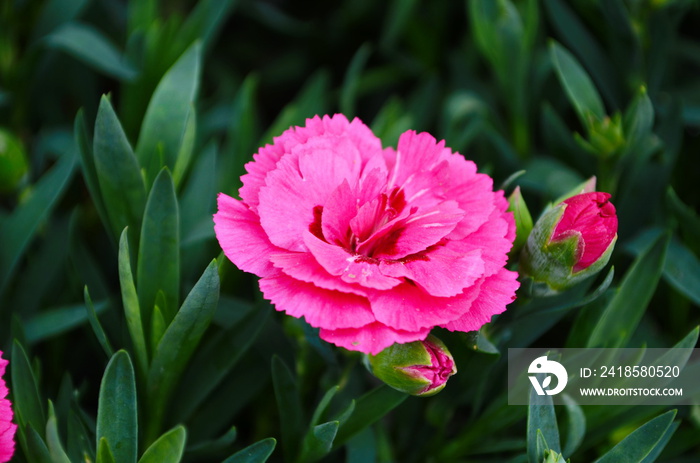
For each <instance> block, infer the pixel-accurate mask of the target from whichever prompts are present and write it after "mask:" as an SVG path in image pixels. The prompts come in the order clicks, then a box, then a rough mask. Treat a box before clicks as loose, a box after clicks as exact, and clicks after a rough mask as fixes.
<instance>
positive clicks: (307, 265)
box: [270, 252, 367, 297]
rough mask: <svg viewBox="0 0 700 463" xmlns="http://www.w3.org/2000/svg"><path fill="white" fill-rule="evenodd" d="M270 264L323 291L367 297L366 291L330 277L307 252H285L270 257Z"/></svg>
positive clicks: (335, 277) (334, 276) (333, 276)
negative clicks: (328, 290) (329, 290)
mask: <svg viewBox="0 0 700 463" xmlns="http://www.w3.org/2000/svg"><path fill="white" fill-rule="evenodd" d="M270 261H271V262H272V264H273V265H274V266H275V267H277V268H279V269H280V270H282V271H283V272H284V273H286V274H287V275H289V276H290V277H292V278H294V279H295V280H301V281H305V282H307V283H313V284H314V285H315V286H318V287H319V288H323V289H331V290H335V291H340V292H343V293H351V294H357V295H358V296H363V297H364V296H367V291H366V290H365V289H364V288H362V287H361V286H359V285H357V284H351V283H346V282H345V281H343V280H341V279H340V278H338V277H337V276H336V275H331V274H330V273H328V271H327V270H326V269H325V268H323V267H322V266H321V264H319V263H318V261H317V260H316V259H315V258H314V256H313V255H312V254H310V253H308V252H287V253H283V254H273V255H272V256H270Z"/></svg>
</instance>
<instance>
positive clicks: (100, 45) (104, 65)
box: [45, 21, 138, 81]
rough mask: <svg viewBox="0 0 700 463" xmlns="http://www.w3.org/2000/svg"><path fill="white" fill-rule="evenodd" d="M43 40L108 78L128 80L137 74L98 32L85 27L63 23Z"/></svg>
mask: <svg viewBox="0 0 700 463" xmlns="http://www.w3.org/2000/svg"><path fill="white" fill-rule="evenodd" d="M45 41H46V44H47V45H48V46H49V47H51V48H56V49H59V50H62V51H64V52H66V53H68V54H69V55H71V56H73V57H74V58H76V59H78V60H80V61H82V62H83V63H85V64H87V65H88V66H90V67H91V68H93V69H95V70H97V71H100V72H103V73H105V74H107V75H108V76H111V77H115V78H117V79H121V80H127V81H129V80H133V79H134V78H135V77H136V75H137V74H138V73H137V71H136V69H134V67H133V66H131V65H130V64H129V63H128V62H126V61H125V60H124V59H123V58H122V54H121V52H120V51H119V50H118V49H117V48H116V47H115V46H114V45H113V44H112V43H110V42H109V40H107V38H106V37H105V36H104V35H102V33H101V32H100V31H98V30H97V29H95V28H93V27H92V26H89V25H87V24H82V23H79V22H77V21H72V22H69V23H66V24H65V25H63V26H61V27H60V28H59V29H58V30H56V31H54V32H53V33H51V34H50V35H49V36H48V37H46V38H45Z"/></svg>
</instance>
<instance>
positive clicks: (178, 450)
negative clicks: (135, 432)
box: [139, 426, 187, 463]
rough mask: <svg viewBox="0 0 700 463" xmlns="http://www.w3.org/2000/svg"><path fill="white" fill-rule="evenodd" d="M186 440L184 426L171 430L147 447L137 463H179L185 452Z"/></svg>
mask: <svg viewBox="0 0 700 463" xmlns="http://www.w3.org/2000/svg"><path fill="white" fill-rule="evenodd" d="M186 440H187V432H186V431H185V428H184V426H178V427H176V428H173V429H171V430H170V431H168V432H166V433H165V434H163V435H162V436H160V437H159V438H158V440H157V441H155V442H154V443H153V444H151V446H150V447H148V449H147V450H146V451H145V452H144V454H143V456H142V457H141V459H140V460H139V463H179V462H180V460H181V459H182V454H183V452H184V451H185V441H186Z"/></svg>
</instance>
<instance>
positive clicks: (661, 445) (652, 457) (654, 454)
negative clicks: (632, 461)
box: [640, 421, 681, 463]
mask: <svg viewBox="0 0 700 463" xmlns="http://www.w3.org/2000/svg"><path fill="white" fill-rule="evenodd" d="M680 425H681V422H680V421H674V422H673V423H671V426H669V427H668V428H667V429H666V432H665V433H664V435H663V436H662V437H661V439H659V441H658V442H657V444H656V445H655V446H654V448H653V450H652V451H651V452H649V454H648V455H647V456H646V457H645V458H644V460H642V461H641V462H640V463H654V462H655V461H656V460H657V459H658V458H659V456H660V455H661V452H663V451H664V449H665V448H666V445H668V442H669V441H670V440H671V437H673V434H674V433H675V432H676V430H677V429H678V427H679V426H680Z"/></svg>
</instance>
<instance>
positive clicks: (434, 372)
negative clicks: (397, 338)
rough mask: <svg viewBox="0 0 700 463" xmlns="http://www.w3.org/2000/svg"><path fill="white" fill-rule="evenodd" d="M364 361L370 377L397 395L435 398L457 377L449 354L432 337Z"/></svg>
mask: <svg viewBox="0 0 700 463" xmlns="http://www.w3.org/2000/svg"><path fill="white" fill-rule="evenodd" d="M366 359H367V367H368V368H369V370H370V371H371V372H372V374H373V375H374V376H376V377H377V378H379V379H381V380H382V381H384V382H385V383H386V384H388V385H389V386H391V387H393V388H394V389H396V390H398V391H401V392H405V393H407V394H411V395H416V396H431V395H433V394H437V393H438V392H440V391H441V390H442V389H443V388H444V387H445V384H447V380H448V379H449V377H450V376H452V375H454V374H455V373H457V367H456V366H455V362H454V359H453V358H452V355H451V354H450V351H448V350H447V347H446V346H445V344H444V343H443V342H442V341H441V340H439V339H438V338H436V337H435V336H433V335H429V336H428V337H427V338H426V339H425V341H414V342H409V343H406V344H393V345H391V346H389V347H387V348H386V349H384V350H383V351H381V352H380V353H378V354H377V355H368V356H367V357H366Z"/></svg>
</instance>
